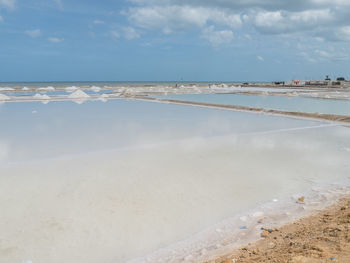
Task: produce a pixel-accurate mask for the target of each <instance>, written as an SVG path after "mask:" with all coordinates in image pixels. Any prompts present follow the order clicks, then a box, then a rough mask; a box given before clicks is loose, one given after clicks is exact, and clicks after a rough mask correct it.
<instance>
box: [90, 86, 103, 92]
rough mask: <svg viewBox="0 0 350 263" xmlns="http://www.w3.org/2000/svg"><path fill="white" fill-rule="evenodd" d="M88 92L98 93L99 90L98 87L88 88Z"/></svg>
mask: <svg viewBox="0 0 350 263" xmlns="http://www.w3.org/2000/svg"><path fill="white" fill-rule="evenodd" d="M90 90H92V91H93V92H99V91H101V88H100V87H96V86H92V87H91V88H90Z"/></svg>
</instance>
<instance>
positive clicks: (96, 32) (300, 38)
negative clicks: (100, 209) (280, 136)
mask: <svg viewBox="0 0 350 263" xmlns="http://www.w3.org/2000/svg"><path fill="white" fill-rule="evenodd" d="M326 74H329V75H330V76H331V77H332V78H334V77H336V76H344V77H346V78H350V0H294V1H291V0H186V1H184V0H99V1H95V0H69V1H68V0H31V1H28V0H0V81H49V80H60V81H63V80H119V81H124V80H133V81H142V80H149V81H167V80H174V81H181V80H184V81H200V80H203V81H244V80H246V81H272V80H287V79H288V80H289V79H320V78H324V76H325V75H326Z"/></svg>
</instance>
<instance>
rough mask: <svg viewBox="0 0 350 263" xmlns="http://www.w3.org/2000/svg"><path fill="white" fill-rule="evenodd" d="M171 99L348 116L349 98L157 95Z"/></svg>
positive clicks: (349, 111) (349, 114) (349, 108)
mask: <svg viewBox="0 0 350 263" xmlns="http://www.w3.org/2000/svg"><path fill="white" fill-rule="evenodd" d="M157 98H160V99H173V100H183V101H193V102H203V103H213V104H222V105H237V106H246V107H253V108H264V109H273V110H281V111H293V112H308V113H324V114H337V115H346V116H350V101H349V100H344V101H343V100H330V99H327V100H323V99H313V98H306V97H282V96H257V95H241V94H185V95H167V96H165V95H164V96H157Z"/></svg>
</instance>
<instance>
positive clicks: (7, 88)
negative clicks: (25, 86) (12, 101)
mask: <svg viewBox="0 0 350 263" xmlns="http://www.w3.org/2000/svg"><path fill="white" fill-rule="evenodd" d="M13 90H14V89H13V88H9V87H3V88H1V87H0V91H13Z"/></svg>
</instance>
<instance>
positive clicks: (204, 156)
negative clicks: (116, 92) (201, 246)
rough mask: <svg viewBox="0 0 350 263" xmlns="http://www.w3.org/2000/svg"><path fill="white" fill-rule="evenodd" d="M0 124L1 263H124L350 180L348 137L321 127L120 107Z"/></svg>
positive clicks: (179, 109)
mask: <svg viewBox="0 0 350 263" xmlns="http://www.w3.org/2000/svg"><path fill="white" fill-rule="evenodd" d="M0 123H1V129H0V160H1V165H0V207H1V217H0V231H1V233H2V234H1V240H0V258H1V259H3V260H4V262H20V263H21V262H26V261H31V262H33V263H37V262H38V263H40V262H53V263H56V262H68V263H69V262H72V263H73V262H87V263H90V262H91V263H95V262H96V263H97V262H126V261H128V260H132V259H134V258H137V257H143V256H147V255H148V254H150V253H152V252H154V251H155V250H157V249H159V248H163V247H167V246H169V245H172V244H174V243H175V242H177V241H181V240H184V239H188V238H191V236H192V235H193V234H196V233H198V232H200V231H202V230H204V229H207V228H210V227H211V226H213V225H214V224H216V223H218V222H220V221H221V220H223V219H226V218H230V217H234V216H237V215H240V214H244V213H246V212H247V211H251V210H254V209H260V207H261V205H262V204H264V203H266V202H269V201H271V200H274V199H276V200H283V199H284V198H286V197H287V198H289V197H291V196H292V195H295V194H298V193H303V192H305V191H307V190H308V189H310V187H313V186H322V185H328V184H331V183H333V182H347V180H348V176H349V172H350V164H349V162H348V160H349V157H350V129H349V128H346V127H343V126H337V125H331V124H327V123H322V122H312V121H304V120H296V119H289V118H282V117H276V116H266V115H259V114H249V113H240V112H229V111H221V110H213V109H203V108H196V107H190V106H176V105H167V104H158V103H152V102H140V101H123V100H118V101H108V102H106V103H103V102H87V103H84V104H82V105H77V104H74V103H72V102H57V103H55V102H53V103H49V104H47V105H43V104H41V103H5V104H2V105H0ZM87 153H89V154H87ZM240 224H245V223H244V222H243V221H242V222H241V223H240ZM239 226H240V225H237V224H233V225H232V226H231V227H232V228H234V229H239ZM214 231H215V228H214ZM202 242H203V243H205V244H208V243H210V242H208V243H206V242H204V241H203V240H202ZM212 245H213V244H211V246H212ZM172 251H173V250H171V251H170V254H171V253H172ZM181 251H182V252H183V251H187V250H186V249H182V248H181V249H180V252H179V251H177V252H176V253H177V254H176V253H175V254H173V255H172V257H174V260H175V262H176V261H182V260H181V258H182V256H186V254H184V255H181ZM176 258H177V260H176ZM189 261H190V258H189ZM140 262H142V260H141V261H140ZM161 262H164V260H163V261H162V260H161Z"/></svg>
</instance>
